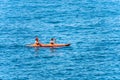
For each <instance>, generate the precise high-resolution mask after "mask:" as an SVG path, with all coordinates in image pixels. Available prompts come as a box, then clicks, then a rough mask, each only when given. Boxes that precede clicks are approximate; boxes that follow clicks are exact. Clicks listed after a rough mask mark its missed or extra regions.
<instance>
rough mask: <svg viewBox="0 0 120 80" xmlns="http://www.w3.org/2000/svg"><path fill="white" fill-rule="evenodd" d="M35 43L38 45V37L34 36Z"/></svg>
mask: <svg viewBox="0 0 120 80" xmlns="http://www.w3.org/2000/svg"><path fill="white" fill-rule="evenodd" d="M35 44H37V45H40V43H39V39H38V37H36V38H35Z"/></svg>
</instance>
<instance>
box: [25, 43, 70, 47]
mask: <svg viewBox="0 0 120 80" xmlns="http://www.w3.org/2000/svg"><path fill="white" fill-rule="evenodd" d="M27 46H30V47H64V46H70V44H39V45H37V44H30V45H27Z"/></svg>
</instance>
